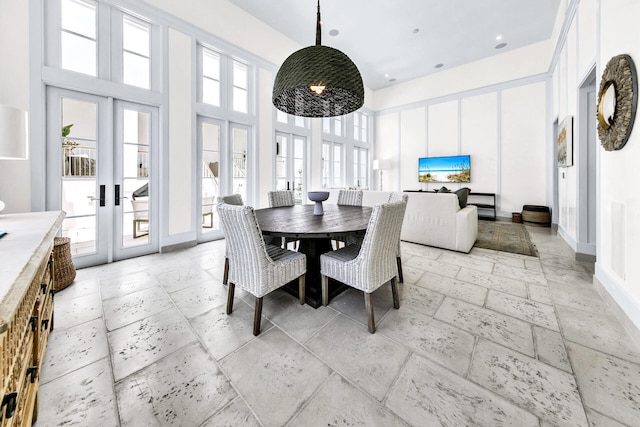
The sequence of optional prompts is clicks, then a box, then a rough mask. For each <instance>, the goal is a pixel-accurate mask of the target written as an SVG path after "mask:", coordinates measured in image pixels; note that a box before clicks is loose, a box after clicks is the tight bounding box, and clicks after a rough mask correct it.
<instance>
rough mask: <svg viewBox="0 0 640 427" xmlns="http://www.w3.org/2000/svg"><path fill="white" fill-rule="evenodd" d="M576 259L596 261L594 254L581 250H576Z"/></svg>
mask: <svg viewBox="0 0 640 427" xmlns="http://www.w3.org/2000/svg"><path fill="white" fill-rule="evenodd" d="M576 261H580V262H596V256H595V255H591V254H583V253H581V252H576Z"/></svg>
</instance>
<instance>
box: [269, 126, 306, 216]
mask: <svg viewBox="0 0 640 427" xmlns="http://www.w3.org/2000/svg"><path fill="white" fill-rule="evenodd" d="M306 146H307V139H306V138H305V137H303V136H299V135H293V134H288V133H283V132H276V168H275V171H276V190H293V198H294V201H295V203H296V204H302V202H303V200H304V195H305V194H306V191H307V189H306V169H307V168H306V164H307V163H306V158H307V155H306V153H307V147H306Z"/></svg>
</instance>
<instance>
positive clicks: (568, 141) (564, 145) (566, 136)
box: [557, 116, 573, 168]
mask: <svg viewBox="0 0 640 427" xmlns="http://www.w3.org/2000/svg"><path fill="white" fill-rule="evenodd" d="M557 142H558V144H557V150H558V151H557V152H558V166H559V167H562V168H563V167H567V166H573V116H567V117H565V118H564V120H562V122H560V124H559V125H558V141H557Z"/></svg>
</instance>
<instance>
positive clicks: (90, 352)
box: [36, 227, 640, 427]
mask: <svg viewBox="0 0 640 427" xmlns="http://www.w3.org/2000/svg"><path fill="white" fill-rule="evenodd" d="M529 231H530V233H531V234H532V238H533V240H534V242H535V244H536V246H537V247H538V250H539V251H540V258H533V257H526V256H521V255H513V254H508V253H504V252H496V251H490V250H485V249H473V250H472V251H471V253H470V254H468V255H465V254H459V253H454V252H450V251H446V250H440V249H435V248H430V247H426V246H420V245H413V244H407V243H403V245H402V249H403V265H404V277H405V283H404V284H402V285H400V295H401V304H400V309H399V310H394V309H393V308H392V300H391V291H390V288H389V286H388V285H387V286H384V287H382V288H380V289H379V290H378V291H377V292H376V294H375V295H374V301H375V314H376V321H377V327H378V330H377V332H376V333H375V334H373V335H371V334H369V333H368V331H367V326H366V321H367V317H366V313H365V310H364V299H363V297H362V294H360V293H359V292H356V291H353V290H350V291H347V292H345V293H343V294H342V295H340V296H338V297H336V298H335V299H334V300H333V301H331V303H330V305H329V306H328V307H321V308H319V309H317V310H314V309H313V308H311V307H309V306H307V305H305V306H300V305H299V304H297V301H296V300H295V299H294V298H293V297H291V296H289V295H287V294H285V293H283V292H281V291H276V292H274V293H272V294H270V295H269V296H268V297H266V298H265V304H264V309H263V314H264V318H263V320H262V334H261V335H260V336H259V337H257V338H256V337H254V336H253V335H252V333H251V330H252V329H251V328H252V318H253V297H252V296H251V295H249V294H246V293H243V292H242V291H240V290H239V289H237V288H236V302H235V310H234V313H233V314H232V315H230V316H227V315H226V314H225V313H224V310H225V298H226V287H225V286H223V285H222V283H221V278H222V266H223V256H224V241H217V242H211V243H207V244H202V245H198V246H197V247H194V248H191V249H187V250H183V251H179V252H172V253H167V254H155V255H149V256H145V257H141V258H136V259H131V260H127V261H120V262H116V263H113V264H109V265H104V266H99V267H94V268H88V269H83V270H79V271H78V276H77V279H76V282H75V283H74V284H73V285H71V286H70V287H69V288H67V289H65V290H64V291H62V292H60V293H58V294H57V295H56V300H55V310H56V314H55V330H54V331H53V333H52V334H51V336H50V340H49V345H48V347H47V353H46V357H45V361H44V367H43V370H42V375H41V388H40V390H41V391H40V412H39V417H38V421H37V423H36V425H37V426H38V427H43V426H50V425H52V426H53V425H58V426H67V425H79V426H89V425H91V426H118V425H120V426H165V425H176V426H225V425H228V426H283V425H288V426H337V425H344V426H346V425H362V426H408V425H411V426H437V425H446V426H468V425H483V426H499V425H506V426H516V425H517V426H551V425H569V424H570V425H576V426H587V425H590V426H619V425H636V426H637V425H640V349H639V348H638V347H636V346H635V345H634V344H633V342H632V340H631V338H630V336H629V335H628V334H627V333H626V332H625V330H624V329H623V328H622V327H621V326H620V324H619V323H618V322H617V321H616V319H615V317H614V316H613V314H612V313H613V312H612V311H611V310H610V309H609V308H608V307H607V305H606V303H605V302H604V301H603V300H602V298H601V297H600V296H599V294H598V293H597V291H596V290H595V289H594V288H593V285H592V279H591V275H592V274H593V264H588V263H579V262H576V261H575V260H574V258H573V256H572V252H571V250H570V249H569V247H568V246H567V245H566V244H565V243H564V242H563V241H562V239H560V238H559V237H558V236H557V235H556V234H555V233H554V232H553V231H552V230H551V229H548V228H535V227H530V228H529Z"/></svg>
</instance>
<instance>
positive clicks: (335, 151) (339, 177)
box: [322, 141, 344, 188]
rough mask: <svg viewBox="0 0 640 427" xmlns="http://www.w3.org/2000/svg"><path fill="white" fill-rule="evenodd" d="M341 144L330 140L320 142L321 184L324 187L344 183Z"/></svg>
mask: <svg viewBox="0 0 640 427" xmlns="http://www.w3.org/2000/svg"><path fill="white" fill-rule="evenodd" d="M342 153H343V149H342V144H340V143H337V142H331V141H324V142H323V143H322V186H323V187H325V188H331V187H342V186H343V185H344V180H343V173H342V165H343V159H342V158H343V154H342Z"/></svg>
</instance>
